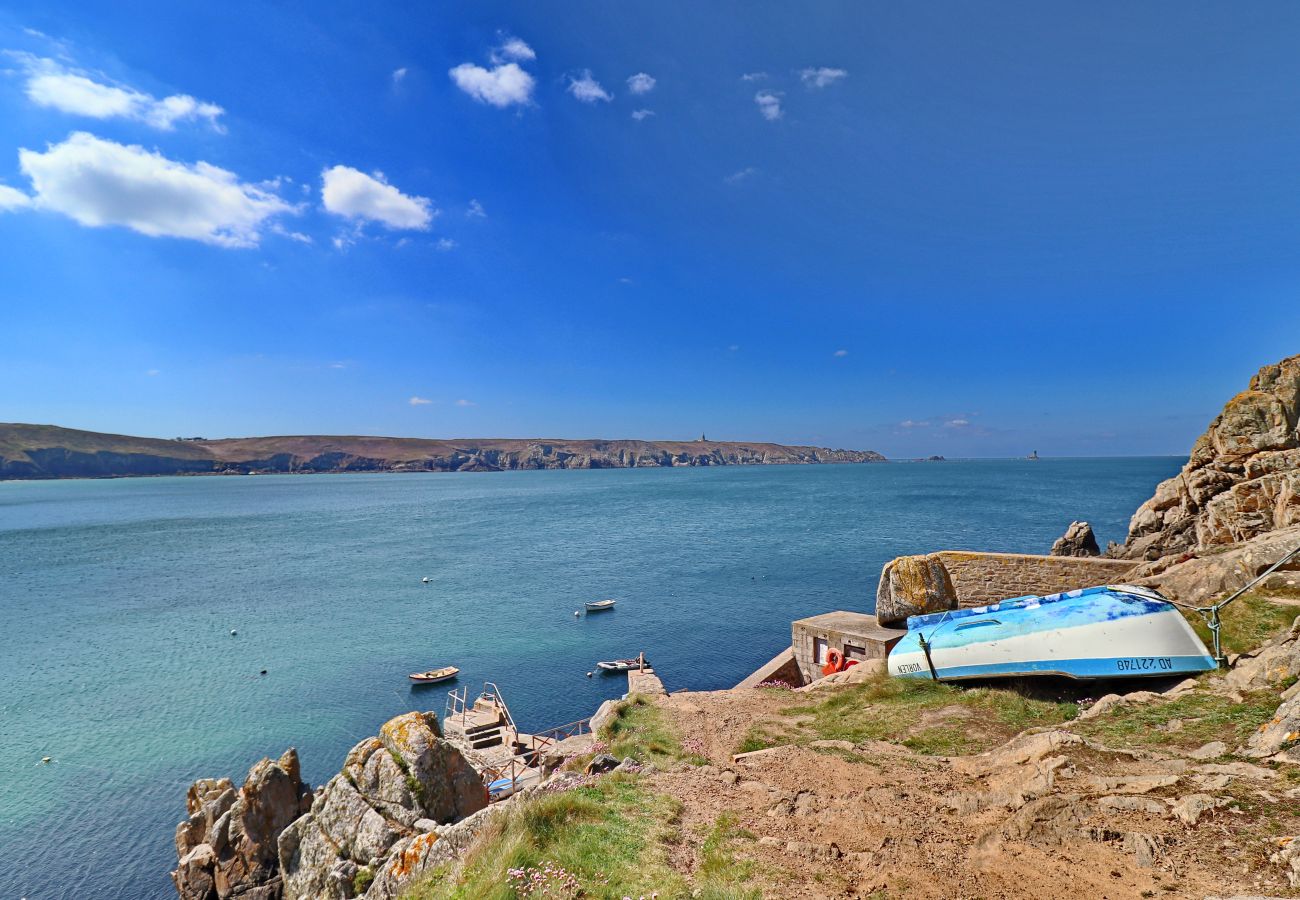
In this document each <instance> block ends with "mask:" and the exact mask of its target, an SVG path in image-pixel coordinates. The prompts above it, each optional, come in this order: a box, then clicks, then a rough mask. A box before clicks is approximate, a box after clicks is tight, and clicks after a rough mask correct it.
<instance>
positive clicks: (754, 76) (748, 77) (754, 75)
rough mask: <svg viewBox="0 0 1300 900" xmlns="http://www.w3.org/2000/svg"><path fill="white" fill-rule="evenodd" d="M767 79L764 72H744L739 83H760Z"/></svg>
mask: <svg viewBox="0 0 1300 900" xmlns="http://www.w3.org/2000/svg"><path fill="white" fill-rule="evenodd" d="M766 77H767V73H766V72H746V73H745V74H744V75H741V76H740V80H741V81H762V80H763V79H764V78H766Z"/></svg>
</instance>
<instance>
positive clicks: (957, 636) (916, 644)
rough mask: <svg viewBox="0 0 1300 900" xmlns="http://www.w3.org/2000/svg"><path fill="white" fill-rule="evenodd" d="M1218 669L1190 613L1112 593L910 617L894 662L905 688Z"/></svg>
mask: <svg viewBox="0 0 1300 900" xmlns="http://www.w3.org/2000/svg"><path fill="white" fill-rule="evenodd" d="M1215 668H1217V663H1216V662H1215V659H1214V657H1213V656H1212V655H1211V654H1210V652H1209V650H1207V649H1206V647H1205V644H1203V643H1202V642H1201V639H1200V638H1199V637H1197V636H1196V632H1195V631H1193V630H1192V627H1191V625H1189V624H1188V622H1187V620H1186V619H1185V618H1184V617H1183V615H1182V613H1180V612H1179V611H1178V609H1177V608H1175V606H1174V605H1173V603H1171V602H1170V601H1169V600H1168V599H1166V598H1165V597H1163V596H1162V595H1160V594H1159V593H1157V592H1156V591H1153V590H1151V589H1150V588H1145V587H1136V586H1134V585H1126V584H1121V585H1107V586H1103V587H1092V588H1084V589H1082V590H1077V591H1066V592H1065V593H1061V594H1051V595H1049V596H1046V597H1015V598H1013V599H1010V600H1003V601H1001V602H999V603H994V604H992V605H990V606H980V607H974V608H971V609H954V610H949V611H948V612H941V613H931V614H929V615H924V616H912V617H911V618H909V619H908V620H907V635H906V636H904V637H903V638H902V639H901V640H900V641H899V642H898V643H897V644H895V645H894V648H893V649H892V650H891V651H890V653H889V672H890V674H891V675H895V676H898V677H903V678H930V679H934V680H936V681H958V680H961V679H966V678H1009V677H1016V676H1023V675H1063V676H1066V677H1068V678H1078V679H1100V678H1132V677H1160V676H1166V677H1167V676H1172V675H1192V674H1195V673H1198V672H1207V671H1210V670H1212V669H1215Z"/></svg>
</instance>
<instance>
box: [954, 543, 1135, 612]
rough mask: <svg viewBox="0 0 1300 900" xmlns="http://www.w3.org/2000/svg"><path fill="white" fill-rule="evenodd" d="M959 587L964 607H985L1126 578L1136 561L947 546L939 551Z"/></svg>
mask: <svg viewBox="0 0 1300 900" xmlns="http://www.w3.org/2000/svg"><path fill="white" fill-rule="evenodd" d="M934 555H935V556H938V557H939V558H940V559H941V560H943V564H944V568H946V569H947V570H948V576H949V577H950V578H951V579H952V583H953V587H954V588H956V590H957V602H958V604H959V605H960V606H963V607H965V606H983V605H985V604H986V603H996V602H997V601H998V600H1005V599H1007V598H1008V597H1021V596H1024V595H1026V594H1038V595H1043V594H1055V593H1058V592H1060V591H1069V590H1074V589H1075V588H1084V587H1093V586H1095V585H1099V584H1115V583H1116V582H1122V581H1123V580H1124V579H1125V577H1126V576H1128V575H1129V573H1130V572H1132V571H1133V569H1134V568H1136V564H1135V563H1134V562H1133V561H1131V560H1120V559H1095V558H1088V557H1079V556H1036V555H1033V554H1029V553H978V552H975V551H967V550H941V551H939V552H938V553H936V554H934Z"/></svg>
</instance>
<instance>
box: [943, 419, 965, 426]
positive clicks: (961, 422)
mask: <svg viewBox="0 0 1300 900" xmlns="http://www.w3.org/2000/svg"><path fill="white" fill-rule="evenodd" d="M969 424H970V420H969V419H949V420H948V421H947V422H944V423H943V427H944V428H965V427H966V426H967V425H969Z"/></svg>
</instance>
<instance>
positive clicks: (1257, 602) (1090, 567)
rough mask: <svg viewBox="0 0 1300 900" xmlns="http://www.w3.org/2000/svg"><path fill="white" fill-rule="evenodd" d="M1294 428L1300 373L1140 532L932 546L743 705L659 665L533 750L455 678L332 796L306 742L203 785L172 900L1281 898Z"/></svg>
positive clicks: (1295, 851) (1297, 746)
mask: <svg viewBox="0 0 1300 900" xmlns="http://www.w3.org/2000/svg"><path fill="white" fill-rule="evenodd" d="M1298 419H1300V356H1296V357H1291V358H1289V359H1286V360H1283V361H1282V362H1280V363H1278V364H1276V365H1270V366H1265V367H1264V368H1263V369H1261V370H1260V371H1259V373H1258V374H1257V375H1256V376H1255V377H1254V378H1253V379H1252V380H1251V382H1250V385H1249V388H1248V390H1246V391H1244V392H1243V393H1240V394H1238V395H1237V396H1235V397H1233V398H1232V399H1231V400H1230V401H1229V402H1228V403H1227V405H1226V406H1225V407H1224V409H1223V412H1222V413H1221V414H1220V415H1219V416H1218V417H1217V418H1215V419H1214V421H1213V422H1212V423H1211V424H1210V426H1209V428H1208V429H1207V431H1206V432H1205V434H1204V435H1203V436H1202V437H1201V438H1200V439H1199V440H1198V441H1197V442H1196V444H1195V445H1194V446H1193V448H1192V450H1191V454H1190V458H1189V460H1188V462H1187V464H1186V465H1185V466H1184V468H1183V470H1182V471H1181V472H1180V473H1179V474H1177V475H1175V476H1174V477H1173V478H1171V479H1169V480H1168V481H1166V482H1164V483H1162V484H1160V485H1159V486H1158V487H1157V488H1156V491H1155V493H1154V495H1153V496H1152V497H1151V499H1149V500H1148V501H1146V502H1145V503H1143V504H1142V506H1141V507H1140V508H1139V509H1138V510H1137V511H1136V513H1135V515H1134V516H1133V519H1132V523H1131V526H1130V530H1129V534H1128V537H1127V539H1126V540H1125V542H1124V543H1123V544H1112V545H1111V546H1110V547H1108V548H1106V550H1105V551H1103V550H1102V549H1101V548H1100V547H1098V545H1097V541H1096V539H1095V537H1094V535H1093V533H1092V530H1091V528H1090V527H1089V526H1088V525H1087V523H1084V522H1075V523H1072V524H1070V525H1069V528H1068V530H1067V531H1066V533H1065V534H1064V535H1063V536H1062V537H1061V539H1060V540H1058V541H1057V542H1056V544H1055V545H1054V546H1053V547H1052V548H1051V549H1050V552H1047V553H1044V554H1043V555H1032V554H1010V553H988V552H981V551H979V550H978V549H974V550H972V549H955V548H954V549H949V548H917V549H918V551H919V552H918V555H914V556H904V557H900V558H898V559H895V560H893V561H891V562H890V563H888V564H887V565H886V566H885V567H884V570H883V572H882V573H881V574H880V578H879V582H878V585H877V586H876V593H875V605H874V612H873V613H867V612H864V611H862V610H860V609H846V610H836V611H826V612H816V611H812V610H810V611H809V612H810V615H808V616H806V617H803V618H800V619H798V620H796V621H794V622H792V623H791V630H790V633H789V635H788V642H789V644H788V646H786V647H785V648H784V649H782V650H781V651H780V652H779V653H777V654H776V655H775V656H774V657H773V658H772V659H771V661H770V662H768V663H767V664H765V665H764V666H762V667H761V668H759V669H758V670H757V671H755V672H754V673H752V674H751V675H749V676H748V677H746V678H744V679H743V680H740V681H739V683H738V684H737V685H736V686H735V687H734V688H733V689H730V690H725V691H712V692H690V691H674V692H671V693H669V692H668V691H667V690H665V687H664V682H663V681H662V680H661V674H662V675H667V676H668V680H669V682H671V680H672V679H671V673H656V672H655V670H654V668H653V666H651V665H650V663H649V662H648V661H647V657H649V658H653V649H654V648H645V650H646V652H645V653H644V654H643V655H642V656H640V657H638V658H636V659H633V660H621V661H617V663H618V664H619V665H620V666H621V667H622V668H623V669H625V670H626V678H627V691H626V693H625V695H624V697H623V698H622V699H619V700H613V701H609V702H607V703H605V704H603V705H602V706H601V707H600V708H599V709H598V710H595V711H594V712H593V714H592V715H591V717H590V718H587V719H583V720H580V721H577V722H571V723H566V724H564V725H560V726H558V727H556V728H551V729H548V730H544V731H540V732H537V733H527V732H525V731H523V730H521V729H519V728H518V727H517V726H516V724H515V718H514V715H515V713H516V712H517V711H514V712H512V710H511V709H510V707H509V706H508V703H507V698H506V697H504V696H503V694H502V692H501V690H500V689H499V688H498V687H497V686H496V685H494V684H486V685H483V686H482V687H481V688H477V687H475V688H471V687H470V686H464V685H457V684H455V683H454V682H451V681H448V684H447V686H446V689H445V690H444V688H438V689H437V690H436V692H434V693H429V694H426V695H425V696H429V697H436V698H438V702H436V704H434V705H433V706H434V708H432V709H430V710H428V711H418V712H410V713H407V714H404V715H401V716H398V717H397V718H394V719H392V720H390V721H388V722H386V723H384V724H383V725H382V726H381V727H380V728H379V729H378V734H377V735H376V736H374V737H370V738H367V739H365V740H363V741H361V742H360V743H358V744H357V745H356V746H355V747H354V748H353V749H352V750H351V751H350V752H349V753H348V754H347V756H346V758H345V759H344V760H343V763H342V766H341V768H340V771H339V773H338V774H337V775H335V776H334V777H333V778H331V779H330V780H329V781H328V782H327V783H326V784H325V785H322V786H320V787H317V788H312V787H311V786H309V785H307V784H305V783H304V782H303V781H302V779H301V774H300V771H299V761H298V758H297V755H296V753H295V752H294V751H293V750H289V751H287V752H285V753H284V754H283V755H282V756H280V757H279V758H278V759H274V760H273V759H270V758H268V759H264V760H262V761H260V762H258V763H257V764H256V765H254V766H253V767H252V769H251V770H250V771H249V773H248V776H247V778H246V779H245V781H244V782H243V784H242V785H241V786H237V785H236V784H235V783H234V782H233V781H231V780H230V779H229V778H211V779H200V780H199V781H196V782H195V783H194V784H193V785H192V786H191V787H190V789H189V792H188V794H187V796H186V798H185V803H186V817H185V819H184V820H183V821H182V822H181V823H180V825H179V826H178V828H177V830H176V851H177V856H178V862H177V867H176V870H175V871H174V872H173V873H172V877H173V880H174V882H175V884H176V888H177V891H178V893H179V895H180V897H181V898H183V900H214V898H221V900H224V898H228V897H239V898H258V900H273V898H283V900H305V898H353V897H365V898H369V900H375V898H381V900H389V898H399V897H400V898H417V900H418V898H435V897H436V898H441V897H479V896H488V895H492V896H519V897H540V896H548V897H579V896H583V897H586V896H617V897H623V896H645V897H652V896H661V897H667V896H690V897H724V896H725V897H759V896H773V897H777V896H779V897H935V898H939V897H945V898H947V897H958V896H980V897H1042V898H1048V897H1059V896H1061V895H1062V894H1063V893H1065V892H1067V891H1068V892H1069V893H1071V894H1074V895H1078V896H1086V897H1103V896H1104V897H1112V898H1114V897H1165V896H1171V897H1197V898H1208V897H1228V896H1238V897H1244V896H1247V895H1250V896H1262V895H1274V896H1296V895H1297V892H1300V618H1297V616H1300V555H1297V554H1296V553H1295V552H1293V551H1295V550H1296V548H1298V547H1300V429H1298V427H1297V424H1298ZM700 443H704V437H703V436H701V441H700ZM1033 455H1034V456H1036V453H1035V454H1033ZM1064 524H1065V523H1063V525H1064ZM1044 549H1045V550H1046V549H1047V548H1044ZM866 590H867V588H866V586H865V585H864V594H865V593H866ZM863 605H866V604H863ZM813 613H815V614H813ZM786 639H787V638H786V636H784V635H781V636H778V635H773V645H774V646H773V650H775V649H777V645H779V644H782V643H785V641H786ZM426 674H429V677H431V678H433V677H437V678H441V677H442V675H443V674H445V673H426ZM453 675H454V673H453ZM413 677H415V676H413ZM620 677H621V676H620ZM178 799H179V798H178ZM511 892H513V893H511Z"/></svg>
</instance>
